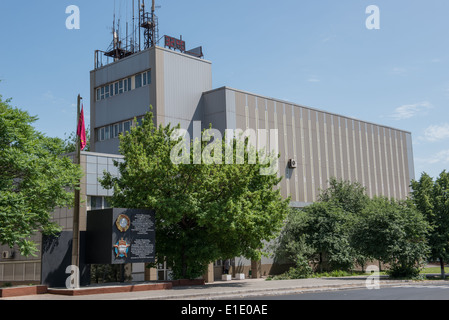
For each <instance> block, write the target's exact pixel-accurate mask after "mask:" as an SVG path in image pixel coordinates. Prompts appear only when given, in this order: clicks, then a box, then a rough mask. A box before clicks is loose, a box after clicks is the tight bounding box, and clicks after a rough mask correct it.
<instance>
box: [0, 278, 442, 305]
mask: <svg viewBox="0 0 449 320" xmlns="http://www.w3.org/2000/svg"><path fill="white" fill-rule="evenodd" d="M437 282H438V283H440V282H441V281H420V282H414V281H411V280H388V279H382V278H381V279H380V287H381V288H382V287H388V286H397V285H411V284H416V283H419V284H423V283H432V284H436V283H437ZM444 283H445V284H448V282H447V281H446V282H444ZM351 288H352V289H354V288H363V289H364V288H366V277H342V278H318V279H300V280H276V281H275V280H270V281H267V280H265V279H246V280H232V281H226V282H224V281H218V282H214V283H211V284H206V285H203V286H189V287H174V288H173V289H169V290H154V291H141V292H127V293H109V294H96V295H87V296H64V295H56V294H41V295H33V296H23V297H14V298H3V299H0V301H1V300H229V299H237V300H238V299H241V298H244V297H256V298H257V296H269V295H280V294H293V293H303V292H319V291H332V290H344V289H351Z"/></svg>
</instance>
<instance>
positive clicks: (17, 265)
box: [0, 46, 414, 283]
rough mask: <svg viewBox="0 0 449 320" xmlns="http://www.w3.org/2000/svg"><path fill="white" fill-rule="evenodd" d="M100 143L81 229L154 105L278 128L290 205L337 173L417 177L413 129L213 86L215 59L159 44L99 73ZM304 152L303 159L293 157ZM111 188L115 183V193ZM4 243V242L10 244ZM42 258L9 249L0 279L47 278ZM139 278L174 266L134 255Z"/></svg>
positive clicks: (95, 101)
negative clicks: (148, 263) (152, 265)
mask: <svg viewBox="0 0 449 320" xmlns="http://www.w3.org/2000/svg"><path fill="white" fill-rule="evenodd" d="M90 82H91V84H90V108H91V109H90V119H91V123H90V128H91V152H90V153H84V152H83V154H82V166H83V169H84V170H85V172H86V177H85V178H84V179H83V181H82V199H83V200H84V201H85V204H86V205H85V206H82V214H81V221H82V222H81V230H85V219H86V218H85V217H86V211H87V210H90V209H91V208H104V207H107V206H108V204H107V197H108V196H110V195H111V194H110V192H111V191H106V190H103V189H102V188H101V187H99V186H98V182H97V177H98V175H99V174H101V173H102V172H103V169H105V170H108V171H112V172H113V171H114V170H116V169H115V168H113V167H112V166H111V164H112V162H111V161H112V159H113V158H115V159H120V155H119V138H118V136H119V134H120V133H121V132H124V131H128V130H129V129H130V128H131V126H132V125H138V123H133V121H134V118H136V119H137V122H139V121H140V119H141V118H142V117H143V116H144V115H145V114H146V113H147V112H148V111H150V105H151V106H153V110H152V111H153V113H154V115H155V121H156V122H157V124H158V125H159V124H168V123H171V124H172V125H177V124H178V123H179V124H181V127H182V128H184V129H187V130H189V131H190V132H192V130H193V125H194V122H195V121H200V122H201V124H202V127H203V128H206V127H209V124H212V126H213V128H216V129H218V130H220V131H221V132H224V130H225V129H242V130H246V129H248V128H250V129H255V130H256V129H277V130H278V136H279V140H278V145H279V152H280V155H281V158H280V161H279V172H278V175H280V176H283V177H284V179H283V180H282V182H281V185H280V187H281V191H282V195H283V196H285V197H287V196H290V197H291V199H292V202H291V205H292V206H294V207H304V206H306V205H308V204H310V203H313V202H314V201H316V200H317V196H318V194H319V190H320V189H323V188H326V186H327V181H328V179H329V178H331V177H337V178H342V179H345V180H350V181H358V182H360V183H361V184H362V185H363V186H365V187H366V188H367V191H368V194H369V195H370V196H374V195H384V196H388V197H394V198H397V199H405V198H406V197H407V195H408V193H409V184H410V181H411V179H413V178H414V166H413V151H412V139H411V133H410V132H406V131H403V130H398V129H394V128H390V127H387V126H382V125H378V124H373V123H370V122H366V121H362V120H358V119H353V118H349V117H345V116H343V115H338V114H334V113H329V112H326V111H322V110H317V109H313V108H310V107H306V106H301V105H298V104H293V103H291V102H286V101H282V100H278V99H273V98H268V97H264V96H261V95H257V94H252V93H248V92H244V91H241V90H236V89H231V88H228V87H223V88H218V89H213V88H212V63H211V62H210V61H207V60H204V59H201V58H198V57H194V56H192V55H190V54H186V53H181V52H177V51H174V50H170V49H167V48H162V47H158V46H153V47H151V48H149V49H146V50H143V51H140V52H137V53H134V54H132V55H129V56H128V57H125V58H122V59H119V60H117V61H115V62H113V63H110V64H107V65H104V66H96V67H95V69H94V70H92V71H91V73H90ZM291 160H295V162H296V166H293V167H292V166H290V165H289V163H290V161H291ZM108 192H109V193H108ZM71 216H72V211H71V210H68V209H59V210H57V212H55V214H54V217H55V219H56V220H57V221H58V222H59V223H60V224H61V225H62V226H63V227H64V228H65V229H70V228H71ZM9 250H10V249H9V248H5V247H1V248H0V251H2V252H6V251H9ZM39 259H40V258H39V257H37V258H31V259H24V258H23V257H20V255H18V254H16V256H15V258H12V259H11V258H5V257H0V283H1V282H21V281H25V282H30V281H37V282H39V280H40V279H39V272H40V260H39ZM272 267H273V262H272V261H271V260H270V259H264V260H262V261H261V262H251V261H247V260H245V259H243V258H236V259H235V266H234V270H236V269H238V270H239V271H240V272H243V273H245V274H248V273H249V270H251V271H252V275H253V276H255V275H266V274H269V273H271V272H272V271H273V269H272ZM133 273H134V274H133V278H134V280H157V279H159V280H162V279H166V278H167V276H168V274H169V271H168V270H167V269H166V268H165V267H164V266H163V265H160V267H159V270H149V269H145V268H144V266H143V265H140V264H139V265H135V266H134V265H133ZM220 277H221V266H220V263H217V264H215V267H214V268H212V266H211V267H210V268H209V273H208V279H209V280H212V279H213V278H215V279H217V278H220Z"/></svg>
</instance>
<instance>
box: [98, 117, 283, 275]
mask: <svg viewBox="0 0 449 320" xmlns="http://www.w3.org/2000/svg"><path fill="white" fill-rule="evenodd" d="M153 122H154V119H153V115H152V113H148V114H147V115H146V116H145V118H144V120H143V121H142V124H141V125H140V126H138V127H135V128H132V130H131V132H130V133H129V134H125V135H122V136H121V137H120V153H121V154H122V155H123V156H124V161H123V162H122V163H116V165H118V168H119V172H120V177H119V178H117V177H112V176H111V175H109V174H106V175H105V176H104V179H103V180H102V181H101V183H102V185H103V186H104V187H105V188H108V189H111V188H113V189H114V196H113V197H112V199H111V203H112V205H113V206H114V207H131V208H152V209H154V210H155V211H156V241H157V244H156V250H157V258H158V261H164V260H166V261H167V263H168V264H169V266H170V267H171V268H172V270H173V274H174V277H175V278H196V277H198V276H201V275H202V274H204V272H205V270H206V268H207V265H208V264H209V263H211V262H213V261H215V260H218V259H223V258H231V257H235V256H240V255H242V256H245V257H247V258H251V259H260V257H261V255H262V253H263V252H262V250H263V248H264V245H265V243H266V242H268V241H270V240H271V239H273V238H274V237H275V236H276V235H277V233H278V232H279V231H280V229H281V227H282V225H283V221H284V219H285V216H286V214H287V209H288V203H289V199H282V197H281V195H280V191H279V188H276V186H277V185H278V184H279V182H280V178H277V176H276V175H261V174H260V169H261V167H262V165H260V164H254V165H253V164H247V163H246V164H243V165H238V164H235V163H237V162H236V161H235V160H236V155H235V150H236V148H234V161H233V163H234V164H229V165H227V164H226V165H224V164H202V165H193V164H188V163H189V162H190V163H193V158H194V154H195V148H194V146H193V144H192V148H190V152H187V153H185V154H184V156H185V158H184V160H187V161H181V163H179V164H176V163H174V162H173V161H172V159H171V157H170V156H171V153H172V152H173V150H176V146H178V145H179V142H180V139H174V138H173V133H174V129H175V128H173V127H171V126H170V125H167V126H159V127H156V126H155V125H154V123H153ZM224 141H225V139H223V140H222V141H217V143H218V144H217V145H216V146H218V147H217V148H216V149H214V151H213V152H211V153H210V155H211V156H212V157H213V158H214V159H218V160H221V161H222V160H223V158H222V155H224V154H225V152H224V151H225V148H226V146H225V142H224ZM235 143H236V141H235V140H234V145H235ZM206 144H207V142H204V141H203V145H202V146H201V147H202V149H201V150H202V151H205V150H209V149H206V148H208V147H209V146H210V145H208V147H206ZM182 150H183V149H182ZM183 151H185V150H183ZM176 154H177V153H176ZM247 157H248V153H247V151H245V158H247ZM189 159H190V161H188V160H189ZM221 161H219V162H220V163H224V162H221Z"/></svg>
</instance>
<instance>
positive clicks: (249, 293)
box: [134, 280, 448, 300]
mask: <svg viewBox="0 0 449 320" xmlns="http://www.w3.org/2000/svg"><path fill="white" fill-rule="evenodd" d="M280 281H282V280H280ZM416 283H423V281H419V282H417V281H413V280H398V281H394V282H388V283H381V284H380V287H381V288H382V287H393V286H398V285H402V286H408V285H412V284H416ZM425 283H432V284H437V282H436V281H425ZM441 283H445V284H448V282H441ZM351 289H366V285H361V284H345V285H325V286H309V287H304V286H298V287H296V286H295V287H286V288H273V289H266V288H262V289H250V290H244V289H242V290H235V291H229V292H226V293H223V292H218V291H217V292H210V293H198V294H192V293H190V294H180V295H176V296H171V297H167V296H156V297H141V298H135V299H134V300H229V299H231V300H235V299H241V298H249V297H263V296H277V295H288V294H301V293H313V292H323V291H339V290H351Z"/></svg>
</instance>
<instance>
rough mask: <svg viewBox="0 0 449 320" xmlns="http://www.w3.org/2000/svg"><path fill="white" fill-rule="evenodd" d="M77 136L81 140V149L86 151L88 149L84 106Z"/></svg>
mask: <svg viewBox="0 0 449 320" xmlns="http://www.w3.org/2000/svg"><path fill="white" fill-rule="evenodd" d="M76 135H77V136H78V137H79V138H80V149H81V150H84V148H85V147H86V144H87V141H86V127H85V125H84V106H83V107H82V108H81V113H80V118H79V119H78V128H77V130H76Z"/></svg>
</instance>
